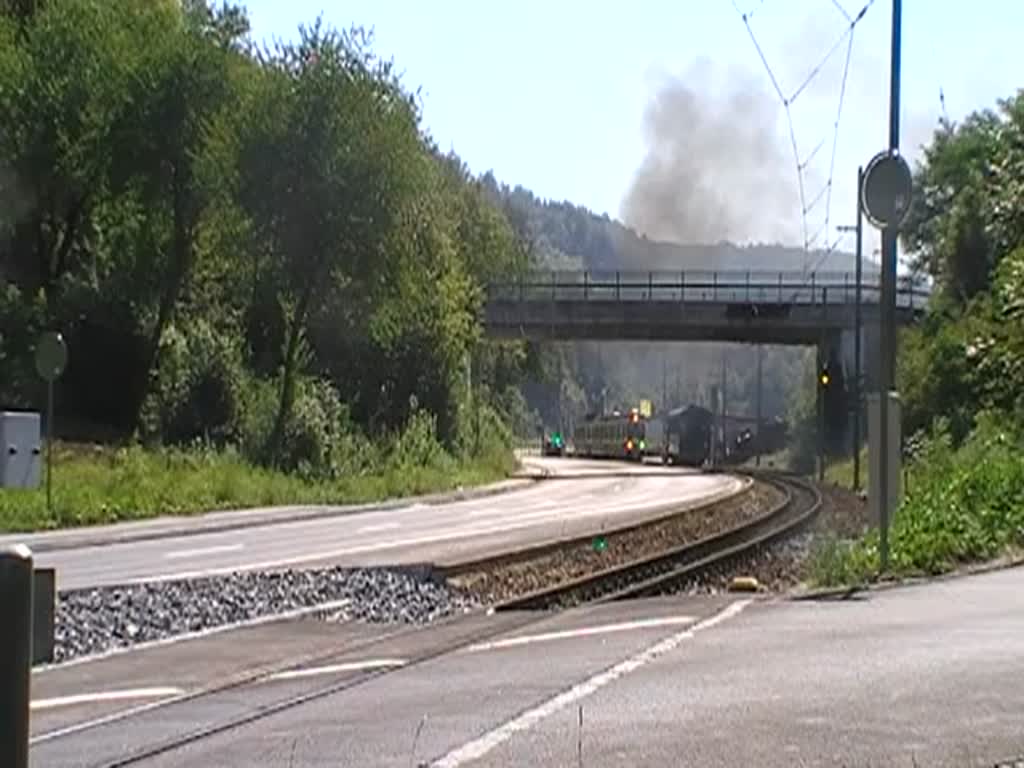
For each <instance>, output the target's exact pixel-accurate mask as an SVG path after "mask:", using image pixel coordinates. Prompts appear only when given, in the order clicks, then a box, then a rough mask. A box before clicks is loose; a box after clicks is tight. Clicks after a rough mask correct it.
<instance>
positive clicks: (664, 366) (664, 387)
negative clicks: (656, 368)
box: [656, 356, 668, 412]
mask: <svg viewBox="0 0 1024 768" xmlns="http://www.w3.org/2000/svg"><path fill="white" fill-rule="evenodd" d="M656 410H657V409H656ZM660 410H661V411H662V412H665V411H667V410H668V360H667V359H666V358H665V357H664V356H662V358H661V409H660Z"/></svg>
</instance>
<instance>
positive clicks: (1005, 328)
mask: <svg viewBox="0 0 1024 768" xmlns="http://www.w3.org/2000/svg"><path fill="white" fill-rule="evenodd" d="M915 186H916V191H917V196H916V198H915V205H914V208H913V210H912V214H911V217H910V221H909V225H908V228H907V231H906V233H905V236H906V239H907V244H908V245H909V246H910V247H911V248H912V249H913V251H914V253H915V256H916V259H917V264H918V266H919V267H920V268H921V269H924V270H926V271H927V272H928V273H929V274H930V275H931V277H932V278H933V279H934V281H935V285H936V287H937V288H938V291H937V292H936V295H935V297H934V298H933V301H932V304H931V306H930V307H929V314H928V317H927V318H926V319H925V320H924V322H923V323H922V324H921V325H920V326H919V327H917V328H913V329H910V330H908V331H907V332H906V333H905V334H904V338H903V341H902V349H901V353H900V371H899V386H900V390H901V391H902V392H903V395H904V400H905V403H906V409H905V419H906V424H905V430H906V431H908V432H914V431H917V430H926V429H929V428H930V427H931V426H932V423H933V422H935V421H936V420H937V419H942V422H943V425H944V426H943V429H946V430H948V434H949V437H950V439H951V440H953V441H954V443H959V442H960V441H961V440H963V439H965V438H966V437H967V435H968V434H969V433H970V432H971V430H972V429H973V428H974V426H975V424H976V420H977V417H978V414H979V413H981V412H983V411H990V412H993V413H1000V414H1004V415H1005V416H1007V417H1009V418H1010V419H1013V420H1018V421H1019V420H1020V419H1021V417H1022V416H1024V398H1022V396H1021V393H1022V392H1024V311H1022V310H1024V92H1018V93H1017V94H1016V95H1014V96H1013V97H1011V98H1008V99H1004V100H1001V101H999V103H998V104H997V105H996V108H995V109H990V110H983V111H980V112H977V113H974V114H971V115H969V116H968V117H967V118H966V119H965V120H964V121H963V122H962V123H961V124H959V125H956V124H953V123H950V122H943V123H941V124H940V126H939V128H938V130H937V131H936V132H935V135H934V138H933V140H932V143H931V144H930V145H929V146H928V147H927V148H926V149H925V153H924V158H923V160H922V161H921V163H920V164H919V166H918V168H917V170H916V173H915Z"/></svg>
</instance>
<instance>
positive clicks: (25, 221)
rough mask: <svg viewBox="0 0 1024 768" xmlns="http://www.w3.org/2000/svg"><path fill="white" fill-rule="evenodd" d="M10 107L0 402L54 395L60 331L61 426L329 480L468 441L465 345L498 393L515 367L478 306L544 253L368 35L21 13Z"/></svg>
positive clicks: (1, 260) (66, 8) (1, 186)
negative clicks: (228, 453)
mask: <svg viewBox="0 0 1024 768" xmlns="http://www.w3.org/2000/svg"><path fill="white" fill-rule="evenodd" d="M0 113H2V114H3V115H4V126H3V130H0V401H2V402H3V404H11V405H17V406H32V405H38V403H39V399H38V398H39V385H38V382H37V381H36V379H35V377H34V375H33V374H32V371H31V350H32V345H33V343H34V340H35V338H36V337H37V335H38V333H39V332H40V331H41V330H43V329H45V328H55V329H59V330H61V331H62V332H63V333H64V334H65V336H66V337H67V338H68V340H69V347H70V349H71V356H70V360H71V362H70V365H69V368H68V371H67V373H66V375H65V377H64V378H63V379H62V380H61V382H60V387H59V390H58V397H59V399H60V402H61V407H62V409H63V410H64V413H65V414H67V415H68V416H69V417H70V422H69V421H68V420H65V424H68V423H70V424H71V425H79V426H80V428H81V429H82V431H83V432H84V433H86V434H98V433H100V432H103V431H104V430H108V429H113V430H116V431H119V432H121V433H122V434H130V433H132V432H137V433H138V434H140V435H141V436H143V437H145V438H148V439H152V440H158V441H164V442H173V443H186V442H189V441H192V440H194V439H197V438H201V439H206V440H211V441H214V442H222V443H227V442H231V443H236V444H238V445H240V446H242V447H243V448H244V449H245V450H246V452H247V453H248V454H249V455H250V456H251V457H253V458H258V459H260V460H262V461H265V462H268V463H275V464H278V465H280V466H284V467H286V468H289V469H295V470H308V471H313V472H328V473H329V472H334V471H346V469H345V468H343V467H341V465H342V464H345V465H346V467H347V470H350V471H356V470H355V465H353V464H352V463H351V462H350V461H349V459H346V458H345V456H350V455H351V453H352V451H353V450H354V449H352V445H355V444H357V443H358V444H360V445H362V443H359V440H361V439H362V438H358V437H352V435H357V434H358V433H360V432H363V433H368V434H370V435H390V434H393V433H397V432H398V431H400V430H401V429H402V428H403V427H404V426H405V425H406V422H407V421H408V420H409V419H410V418H411V417H412V416H413V415H414V414H416V413H418V414H420V415H419V416H416V418H418V419H420V420H421V421H422V422H423V424H428V425H429V429H427V428H426V427H424V426H423V424H421V425H420V427H417V428H416V429H418V430H419V432H417V433H416V434H419V433H421V432H422V433H423V434H427V433H428V432H429V434H430V435H432V436H434V437H432V438H431V439H435V437H436V438H437V439H439V440H440V441H441V442H442V443H443V444H446V445H447V446H448V447H449V448H455V447H456V446H458V445H460V444H462V443H460V435H459V429H460V428H461V427H460V425H463V424H464V422H465V419H464V418H463V417H464V413H463V411H464V410H465V407H466V403H467V390H466V386H465V384H466V382H465V376H464V375H463V374H464V369H465V364H466V361H467V360H468V359H469V358H470V357H471V356H472V357H475V358H477V359H478V360H480V361H481V365H480V371H479V373H478V377H479V380H480V382H481V385H482V386H481V390H482V391H484V392H494V393H495V394H494V397H493V401H494V403H495V405H498V404H500V403H501V402H503V401H502V398H503V397H504V396H505V392H506V390H507V388H508V386H510V385H513V384H514V383H516V382H517V381H518V379H519V377H520V376H521V373H522V370H523V367H524V366H523V364H522V362H523V358H522V355H521V353H519V352H517V350H521V345H485V344H483V342H482V339H481V334H480V328H479V321H478V317H479V310H480V307H481V301H482V296H483V291H482V285H483V284H484V282H485V281H486V280H488V279H490V278H492V277H496V276H499V275H509V274H512V273H514V272H515V271H516V270H518V269H521V268H522V266H523V264H524V263H525V249H524V248H523V247H522V245H521V242H520V239H519V238H518V237H517V235H516V233H515V231H514V230H513V228H512V227H511V225H510V224H509V222H508V220H507V218H506V217H505V214H504V213H503V211H502V210H501V209H500V208H499V207H498V206H496V205H495V204H494V203H493V201H492V200H491V199H490V198H489V197H488V196H487V194H486V189H485V188H484V185H483V184H482V182H481V181H480V180H478V179H476V178H474V177H473V176H472V175H471V174H470V173H469V171H468V170H467V169H466V168H465V166H464V165H463V164H462V162H461V161H460V160H459V158H458V157H456V156H454V155H447V156H446V155H442V154H441V153H440V152H439V151H438V150H437V148H436V146H435V145H434V143H433V142H432V140H431V139H430V137H429V136H428V135H426V133H425V131H424V130H423V128H422V125H421V121H420V113H419V107H418V102H417V98H416V94H415V93H413V92H411V91H410V90H409V89H407V88H406V86H405V85H404V84H403V83H402V82H401V81H400V79H399V77H398V75H397V73H396V70H395V68H394V65H393V63H392V62H391V61H387V60H382V59H380V58H379V57H378V56H376V55H375V54H374V52H373V46H372V38H371V36H370V35H369V34H368V33H366V32H365V31H364V30H362V29H359V28H352V29H349V30H344V31H338V30H334V29H330V28H327V27H326V26H325V25H324V24H322V23H321V22H320V21H316V22H315V23H314V24H312V25H311V26H309V27H303V28H301V29H300V30H299V33H298V35H297V37H296V38H295V40H294V41H293V42H286V43H278V44H274V45H273V46H271V47H269V48H267V47H263V48H260V47H257V46H256V45H254V44H253V42H252V41H251V40H250V39H249V38H248V20H247V18H246V16H245V13H244V11H243V10H242V9H241V8H240V7H239V6H235V5H232V4H229V3H218V4H216V5H215V4H213V3H210V2H207V1H206V0H184V2H181V3H176V2H166V1H164V0H150V1H149V2H138V0H66V1H65V0H62V2H59V3H56V2H40V3H35V4H25V3H17V2H13V3H6V4H4V5H2V6H0ZM424 420H425V421H424ZM424 430H426V431H424ZM414 431H415V430H414ZM409 439H410V440H411V439H412V438H411V437H410V438H409ZM352 440H355V441H356V442H355V443H353V442H352ZM462 442H465V441H462ZM396 444H397V443H396ZM345 446H348V447H347V448H346V447H345ZM363 450H365V445H364V447H363ZM417 450H419V449H417ZM424 450H425V449H424ZM339 457H340V458H339ZM346 462H347V463H346Z"/></svg>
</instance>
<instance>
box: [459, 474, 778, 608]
mask: <svg viewBox="0 0 1024 768" xmlns="http://www.w3.org/2000/svg"><path fill="white" fill-rule="evenodd" d="M782 498H783V497H782V494H781V492H780V491H779V490H778V489H776V488H774V487H772V486H770V485H767V484H764V483H755V484H754V485H753V486H752V488H751V489H750V490H749V491H748V492H745V493H742V494H740V495H739V496H736V497H733V498H730V499H726V500H724V501H721V502H719V503H716V504H714V505H711V506H709V507H706V508H701V509H694V510H685V511H682V512H679V513H677V514H675V515H673V516H671V517H669V518H667V519H664V520H661V521H658V522H654V523H650V524H647V525H643V526H640V527H638V528H634V529H632V530H626V531H619V532H615V531H610V532H608V533H607V534H605V535H604V536H603V537H601V538H602V540H603V543H604V546H603V547H595V546H594V545H593V542H591V541H586V542H582V543H578V544H575V545H571V546H568V547H565V548H563V549H559V550H556V551H554V552H551V553H548V554H544V555H541V556H539V557H532V558H530V559H527V560H525V561H519V562H508V563H500V564H497V565H495V566H489V567H486V568H485V569H483V570H479V571H472V572H460V573H458V574H457V575H454V576H452V578H451V579H450V580H449V581H450V583H452V584H454V585H456V586H457V587H458V588H459V589H464V590H466V591H468V592H472V593H474V594H477V595H480V596H481V598H482V599H484V600H487V601H500V600H505V599H507V598H511V597H514V596H517V595H523V594H526V593H528V592H532V591H534V590H537V589H541V588H544V587H548V586H551V585H554V584H557V583H560V582H564V581H568V580H570V579H574V578H577V577H580V576H586V575H588V574H591V573H595V572H597V571H599V570H603V569H605V568H610V567H613V566H617V565H622V564H624V563H628V562H630V561H633V560H636V559H638V558H641V557H644V556H648V555H654V554H657V553H659V552H665V551H669V550H671V549H674V548H676V547H680V546H682V545H684V544H687V543H690V542H694V541H698V540H700V539H703V538H706V537H708V536H711V535H714V534H716V533H721V532H723V531H727V530H729V529H731V528H735V527H737V526H739V525H742V524H743V523H746V522H750V521H752V520H754V519H755V518H758V517H760V516H762V515H764V514H765V513H766V512H767V511H768V510H769V509H771V508H772V507H773V506H775V505H777V504H778V503H780V502H781V500H782Z"/></svg>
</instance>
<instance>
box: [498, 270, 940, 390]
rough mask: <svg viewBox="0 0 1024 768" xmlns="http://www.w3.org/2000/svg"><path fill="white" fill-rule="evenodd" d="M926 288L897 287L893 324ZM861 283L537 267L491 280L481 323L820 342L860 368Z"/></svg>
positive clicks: (869, 348) (824, 350)
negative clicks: (856, 360) (544, 269)
mask: <svg viewBox="0 0 1024 768" xmlns="http://www.w3.org/2000/svg"><path fill="white" fill-rule="evenodd" d="M860 294H861V296H860V308H861V318H862V323H861V334H862V335H861V342H862V346H861V349H862V358H861V360H862V366H861V368H862V372H863V383H864V385H865V387H866V388H867V389H868V390H872V389H875V388H876V387H875V385H876V383H877V379H878V376H877V357H878V354H877V349H878V345H877V344H878V342H877V340H878V329H879V319H880V312H879V305H880V302H879V299H880V294H881V287H880V284H879V278H878V276H877V275H870V276H862V280H861V291H860ZM928 295H929V294H928V291H927V290H925V289H922V288H921V287H911V286H908V285H901V286H900V287H899V288H898V290H897V296H896V307H897V309H896V316H897V322H898V323H900V324H907V323H910V322H913V320H914V319H915V318H916V317H917V316H918V315H919V314H921V313H922V312H923V311H924V308H925V304H926V302H927V299H928ZM856 307H857V286H856V281H855V277H854V275H853V274H852V273H835V272H831V273H814V272H808V273H801V272H767V271H749V272H704V271H702V272H690V271H679V272H664V271H663V272H604V273H599V272H537V273H533V274H530V275H527V276H525V277H523V278H521V279H520V280H518V281H515V282H506V283H494V284H492V285H490V286H488V292H487V301H486V304H485V308H484V326H485V330H486V332H487V333H488V335H490V336H492V337H494V338H505V339H537V340H540V339H548V340H560V341H567V340H606V341H611V340H636V341H717V342H740V343H754V344H791V345H805V346H812V345H813V346H817V347H818V349H819V354H820V355H821V359H823V360H826V359H827V360H828V361H829V363H830V365H833V366H834V365H840V366H842V368H843V373H844V375H845V378H846V380H847V381H850V380H851V379H852V375H853V372H854V364H853V363H854V334H855V328H856Z"/></svg>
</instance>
